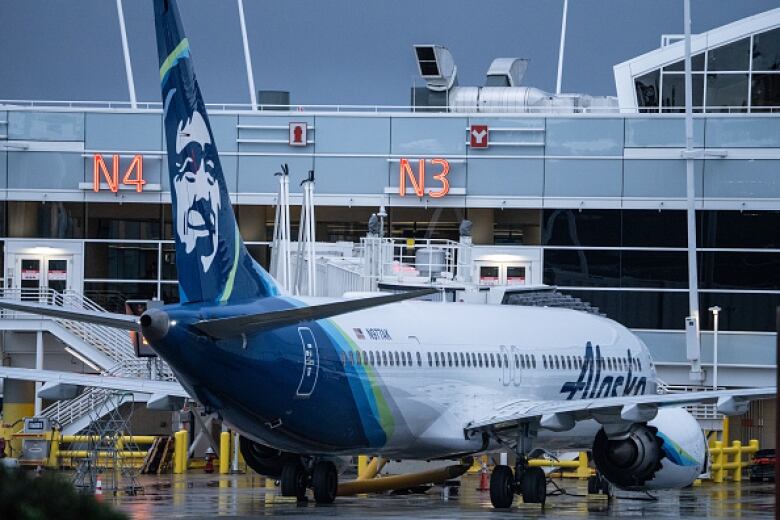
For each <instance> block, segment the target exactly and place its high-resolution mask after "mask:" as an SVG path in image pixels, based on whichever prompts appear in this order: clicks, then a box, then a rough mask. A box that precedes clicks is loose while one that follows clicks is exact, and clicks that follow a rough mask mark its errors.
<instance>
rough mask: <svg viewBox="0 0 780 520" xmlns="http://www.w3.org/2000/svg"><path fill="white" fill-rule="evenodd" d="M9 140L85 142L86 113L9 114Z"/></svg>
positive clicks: (17, 112)
mask: <svg viewBox="0 0 780 520" xmlns="http://www.w3.org/2000/svg"><path fill="white" fill-rule="evenodd" d="M8 138H9V139H19V140H37V141H83V140H84V113H80V112H75V113H71V112H23V111H11V112H9V113H8Z"/></svg>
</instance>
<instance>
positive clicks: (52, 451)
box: [46, 432, 62, 468]
mask: <svg viewBox="0 0 780 520" xmlns="http://www.w3.org/2000/svg"><path fill="white" fill-rule="evenodd" d="M61 438H62V433H60V432H53V433H52V436H51V445H50V446H49V460H48V461H46V466H47V467H49V468H56V467H57V466H59V458H60V439H61Z"/></svg>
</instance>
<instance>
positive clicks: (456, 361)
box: [452, 352, 458, 367]
mask: <svg viewBox="0 0 780 520" xmlns="http://www.w3.org/2000/svg"><path fill="white" fill-rule="evenodd" d="M452 360H453V361H454V362H455V366H456V367H457V366H458V353H457V352H455V353H454V354H453V355H452Z"/></svg>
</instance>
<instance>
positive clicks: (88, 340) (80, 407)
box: [0, 289, 176, 434]
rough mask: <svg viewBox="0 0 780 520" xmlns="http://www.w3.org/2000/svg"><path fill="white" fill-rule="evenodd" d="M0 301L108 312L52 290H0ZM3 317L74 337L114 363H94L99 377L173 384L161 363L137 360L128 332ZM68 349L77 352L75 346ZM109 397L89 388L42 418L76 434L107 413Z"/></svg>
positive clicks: (17, 314)
mask: <svg viewBox="0 0 780 520" xmlns="http://www.w3.org/2000/svg"><path fill="white" fill-rule="evenodd" d="M0 297H2V298H3V299H14V300H23V301H34V302H39V303H44V304H47V305H52V306H56V307H70V308H76V309H81V310H90V311H97V312H108V311H106V310H105V309H104V308H103V307H101V306H100V305H98V304H97V303H95V302H94V301H92V300H91V299H89V298H87V297H86V296H84V295H83V294H80V293H78V292H76V291H72V290H67V291H64V292H58V291H55V290H53V289H34V290H25V289H0ZM2 317H3V318H4V319H35V320H51V321H52V322H54V323H56V324H57V325H59V326H60V327H61V328H62V329H63V330H64V331H67V332H68V333H70V335H72V336H75V338H77V339H78V340H80V341H82V342H83V343H84V344H86V345H88V346H89V347H91V348H92V349H94V350H95V351H98V352H100V353H101V354H103V355H104V356H106V358H108V359H109V360H110V361H111V362H113V365H112V366H108V367H106V366H101V365H103V363H96V365H97V366H100V367H101V368H102V370H101V372H100V373H101V374H102V375H111V376H121V377H137V378H144V379H150V378H151V377H152V375H154V378H155V379H156V380H162V381H175V380H176V378H175V377H174V375H173V372H172V371H171V369H170V368H169V367H168V365H167V364H166V363H165V362H164V361H162V360H157V359H155V360H151V361H149V360H147V359H140V358H138V357H136V355H135V349H134V348H133V345H132V342H131V340H130V335H129V334H128V333H127V331H123V330H118V329H114V328H112V327H105V326H102V325H94V324H91V323H83V322H79V321H74V320H67V319H62V318H48V317H47V318H42V317H40V316H33V315H30V314H26V313H22V312H15V311H3V312H2ZM52 333H53V334H55V335H58V333H57V329H56V328H55V329H53V330H52ZM59 336H60V339H62V340H64V341H66V342H70V341H72V338H68V337H67V334H61V335H59ZM71 346H72V347H74V348H78V346H77V345H71ZM82 353H83V351H82ZM152 366H154V371H153V372H154V374H152V370H150V367H152ZM110 396H111V391H108V390H104V389H99V388H88V389H86V390H85V391H84V392H82V393H81V394H80V395H79V396H78V397H76V398H74V399H70V400H67V401H57V402H55V403H53V404H51V405H50V406H48V407H47V408H45V409H44V410H43V411H42V413H41V415H43V416H46V417H48V418H50V419H53V420H56V421H57V422H58V423H59V424H60V425H61V426H62V429H63V433H64V434H75V433H78V432H79V431H81V430H82V429H84V428H85V427H87V426H88V425H89V423H90V422H91V421H92V419H91V416H92V415H94V413H96V412H97V411H106V410H109V408H110V401H111V400H110Z"/></svg>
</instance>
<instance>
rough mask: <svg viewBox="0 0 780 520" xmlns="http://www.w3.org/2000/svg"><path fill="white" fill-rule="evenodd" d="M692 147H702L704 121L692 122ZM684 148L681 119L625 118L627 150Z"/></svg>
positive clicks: (683, 122)
mask: <svg viewBox="0 0 780 520" xmlns="http://www.w3.org/2000/svg"><path fill="white" fill-rule="evenodd" d="M693 143H694V144H693V145H694V146H695V147H697V148H701V147H703V146H704V119H694V120H693ZM684 146H685V119H683V118H674V119H667V118H657V117H653V118H633V117H632V118H626V147H627V148H634V147H637V148H681V147H684Z"/></svg>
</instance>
